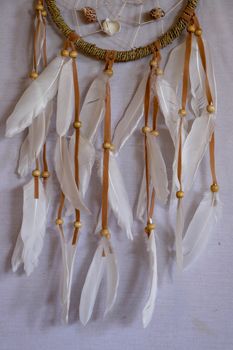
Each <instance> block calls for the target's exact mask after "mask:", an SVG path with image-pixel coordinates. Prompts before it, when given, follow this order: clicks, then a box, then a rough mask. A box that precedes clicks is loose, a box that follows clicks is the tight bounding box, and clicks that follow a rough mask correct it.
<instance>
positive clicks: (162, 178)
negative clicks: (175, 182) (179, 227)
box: [147, 134, 169, 204]
mask: <svg viewBox="0 0 233 350" xmlns="http://www.w3.org/2000/svg"><path fill="white" fill-rule="evenodd" d="M147 145H148V153H149V160H150V175H151V181H152V184H153V187H154V190H155V193H156V198H158V199H159V200H160V201H161V202H162V203H164V204H166V202H167V198H168V195H169V191H168V180H167V170H166V165H165V163H164V160H163V156H162V153H161V150H160V148H159V145H158V140H157V139H156V137H155V136H153V135H150V134H148V135H147Z"/></svg>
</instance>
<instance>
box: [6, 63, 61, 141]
mask: <svg viewBox="0 0 233 350" xmlns="http://www.w3.org/2000/svg"><path fill="white" fill-rule="evenodd" d="M63 62H64V58H63V57H60V56H59V57H56V58H55V59H54V60H53V61H52V62H51V63H50V64H49V65H48V66H47V68H45V70H44V71H43V72H42V73H41V74H40V75H39V77H38V78H37V79H36V80H34V81H33V82H32V83H31V84H30V85H29V87H28V88H27V89H26V91H25V92H24V94H23V95H22V96H21V98H20V99H19V101H18V103H17V104H16V106H15V109H14V111H13V113H12V114H11V115H10V116H9V118H8V119H7V123H6V136H7V137H11V136H14V135H15V134H17V133H19V132H21V131H23V130H24V129H25V128H26V127H27V126H29V125H31V123H32V121H33V119H34V118H36V117H38V116H39V115H40V113H41V112H42V111H43V110H44V109H45V108H46V106H47V104H48V102H49V101H50V100H52V99H53V97H54V96H55V95H56V93H57V87H58V77H59V73H60V70H61V68H62V65H63Z"/></svg>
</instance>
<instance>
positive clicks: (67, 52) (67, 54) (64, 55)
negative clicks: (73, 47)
mask: <svg viewBox="0 0 233 350" xmlns="http://www.w3.org/2000/svg"><path fill="white" fill-rule="evenodd" d="M69 54H70V53H69V51H68V50H66V49H64V50H62V51H61V55H62V56H63V57H68V56H69Z"/></svg>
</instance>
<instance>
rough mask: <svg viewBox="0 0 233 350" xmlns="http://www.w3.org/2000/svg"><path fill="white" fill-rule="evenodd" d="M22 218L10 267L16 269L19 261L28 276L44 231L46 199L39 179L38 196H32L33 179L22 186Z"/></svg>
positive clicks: (34, 265) (32, 267)
mask: <svg viewBox="0 0 233 350" xmlns="http://www.w3.org/2000/svg"><path fill="white" fill-rule="evenodd" d="M23 191H24V199H23V220H22V225H21V230H20V233H19V236H18V238H17V242H16V246H15V250H14V253H13V256H12V268H13V271H16V270H17V269H18V267H19V266H20V264H21V263H24V270H25V272H26V274H27V275H28V276H29V275H30V274H31V273H32V272H33V270H34V268H35V267H36V266H37V265H38V260H39V256H40V254H41V251H42V247H43V240H44V235H45V232H46V214H47V201H46V195H45V192H44V188H43V185H42V183H41V181H40V180H39V198H38V199H35V198H34V179H32V180H31V181H30V182H29V183H28V184H26V185H25V186H24V188H23Z"/></svg>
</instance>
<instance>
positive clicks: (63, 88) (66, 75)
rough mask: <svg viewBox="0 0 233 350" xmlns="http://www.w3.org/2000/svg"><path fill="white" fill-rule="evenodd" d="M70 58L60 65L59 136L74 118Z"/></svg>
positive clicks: (63, 133) (65, 130)
mask: <svg viewBox="0 0 233 350" xmlns="http://www.w3.org/2000/svg"><path fill="white" fill-rule="evenodd" d="M72 61H73V60H72V58H70V59H69V60H68V61H67V62H66V63H65V64H64V65H63V67H62V69H61V73H60V76H59V82H58V93H57V120H56V130H57V134H58V135H59V136H64V135H66V133H67V131H68V130H69V127H70V124H71V121H72V120H73V119H74V103H75V102H74V84H73V68H72V65H73V62H72Z"/></svg>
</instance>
